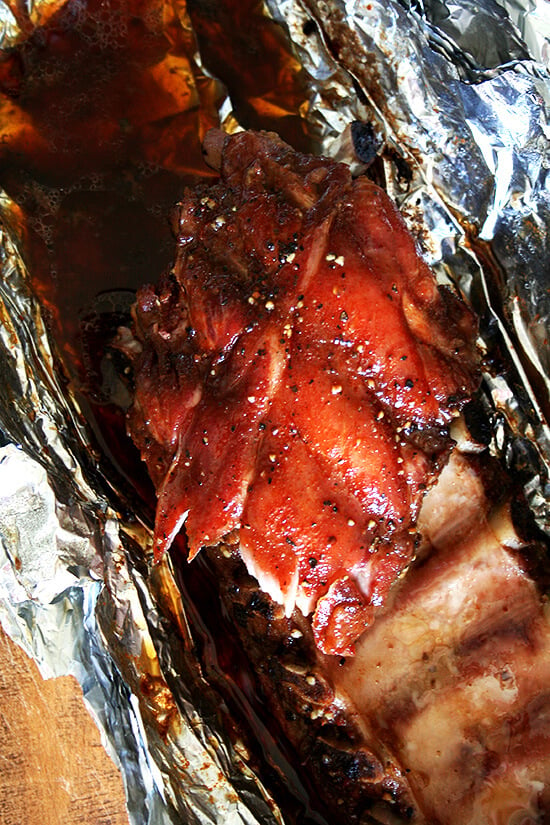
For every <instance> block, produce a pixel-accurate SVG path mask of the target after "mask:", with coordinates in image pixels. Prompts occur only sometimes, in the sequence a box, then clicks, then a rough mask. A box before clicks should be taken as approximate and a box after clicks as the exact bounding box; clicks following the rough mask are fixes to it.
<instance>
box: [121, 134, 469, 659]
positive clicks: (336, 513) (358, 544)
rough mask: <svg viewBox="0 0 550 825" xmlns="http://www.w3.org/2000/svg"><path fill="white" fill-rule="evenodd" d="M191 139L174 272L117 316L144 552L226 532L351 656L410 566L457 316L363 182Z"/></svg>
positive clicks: (312, 162)
mask: <svg viewBox="0 0 550 825" xmlns="http://www.w3.org/2000/svg"><path fill="white" fill-rule="evenodd" d="M207 144H208V149H209V151H210V154H211V155H214V156H216V158H217V161H218V162H219V165H220V181H219V182H218V183H216V184H214V185H213V186H207V187H206V186H205V187H199V188H197V189H193V190H187V191H186V192H185V194H184V197H183V199H182V202H181V204H180V205H179V218H178V226H177V233H178V246H177V258H176V261H175V266H174V269H173V271H172V272H171V273H170V274H169V275H167V276H166V277H165V278H164V279H163V280H162V281H161V282H160V283H159V284H158V285H157V286H149V287H146V288H144V289H142V290H141V292H140V293H139V294H138V300H137V305H136V310H135V320H136V334H137V337H138V339H139V341H140V342H141V346H142V352H141V354H140V355H139V357H138V358H137V360H136V363H135V380H136V392H135V402H134V406H133V409H132V411H131V414H130V418H129V428H130V432H131V434H132V436H133V438H134V440H135V441H136V443H137V444H138V446H139V447H140V449H141V451H142V455H143V457H144V459H145V461H146V462H147V466H148V469H149V473H150V475H151V477H152V479H153V481H154V483H155V486H156V489H157V494H158V508H157V514H156V525H155V550H156V553H157V555H160V554H162V553H163V552H164V551H165V550H166V549H167V548H168V547H169V546H170V543H171V542H172V540H173V538H174V537H175V535H176V534H177V533H178V531H179V530H180V529H181V528H182V527H184V530H185V533H186V536H187V541H188V547H189V558H190V559H192V558H193V557H194V556H195V555H196V554H197V553H198V552H199V551H200V550H201V548H203V547H206V546H215V545H217V544H218V543H219V542H220V541H222V539H224V537H226V536H228V535H229V534H232V535H234V534H235V531H238V535H239V548H240V554H241V556H242V558H243V560H244V562H245V563H246V566H247V568H248V570H249V572H250V573H251V574H252V575H253V576H254V577H255V578H256V579H257V580H258V582H259V584H260V587H261V588H262V589H263V590H264V591H265V592H266V593H268V594H269V595H270V596H271V597H272V598H273V599H274V600H275V601H278V602H279V603H281V604H282V605H284V608H285V612H286V615H287V616H290V615H291V614H292V612H293V610H294V608H295V607H296V606H297V607H298V608H299V609H300V610H301V611H302V612H303V614H304V615H310V614H312V626H313V632H314V637H315V641H316V644H317V646H318V647H319V649H320V650H322V651H323V652H324V653H328V654H338V655H351V654H352V653H353V651H354V643H355V641H356V640H357V638H358V637H359V636H360V635H361V633H362V632H363V630H364V629H365V627H367V626H369V625H370V624H371V623H372V621H373V617H374V613H375V611H377V610H379V609H380V608H381V606H383V605H384V603H385V601H386V599H387V596H388V593H389V591H390V589H391V587H392V585H393V584H394V583H395V581H396V580H397V579H398V577H400V576H401V575H402V574H403V572H404V571H405V570H406V568H407V567H408V565H409V564H410V562H411V560H412V558H413V556H414V552H415V542H416V538H417V530H416V523H417V518H418V512H419V508H420V505H421V501H422V498H423V496H424V493H425V491H426V489H427V488H428V487H429V486H430V485H431V484H432V483H433V481H434V479H435V478H436V477H437V474H438V472H439V470H440V468H441V466H442V465H443V464H444V462H445V461H446V459H447V457H448V453H449V450H450V447H451V444H452V441H451V439H450V436H449V426H450V423H451V421H452V419H453V417H454V416H455V415H456V413H457V411H458V410H459V409H460V407H461V405H462V404H463V403H464V401H465V400H466V399H468V398H469V396H470V395H471V393H472V391H473V390H474V388H475V386H476V383H477V366H476V353H475V346H474V340H475V333H476V329H475V322H474V319H473V316H472V314H471V313H470V312H469V311H468V309H467V308H466V307H465V305H464V304H463V303H462V302H461V301H460V300H459V299H458V298H457V297H456V296H455V295H454V294H453V293H452V292H451V291H449V290H446V289H443V288H440V287H439V286H438V285H437V284H436V281H435V278H434V276H433V273H432V272H431V271H430V269H429V268H428V267H427V266H426V265H425V263H424V262H423V261H422V259H421V258H420V256H419V255H418V253H417V250H416V248H415V244H414V242H413V240H412V238H411V236H410V234H409V233H408V231H407V229H406V227H405V225H404V223H403V221H402V219H401V217H400V215H399V213H398V212H397V210H396V208H395V207H394V206H393V204H392V203H391V201H390V200H389V199H388V197H387V196H386V194H385V193H384V192H383V191H382V190H381V189H380V188H379V187H377V186H375V185H374V184H373V183H372V182H370V181H369V180H367V179H365V178H358V179H356V180H353V179H352V177H351V174H350V172H349V169H348V168H347V166H345V165H343V164H337V163H334V162H332V161H330V160H326V159H323V158H313V157H309V156H305V155H301V154H298V153H296V152H294V151H293V150H292V149H291V148H290V147H288V146H287V145H286V144H284V143H283V142H282V141H281V140H280V139H278V138H277V137H276V136H275V135H272V134H264V133H251V132H245V133H241V134H237V135H234V136H231V137H224V136H223V135H222V133H219V132H215V133H212V134H210V135H209V136H208V141H207Z"/></svg>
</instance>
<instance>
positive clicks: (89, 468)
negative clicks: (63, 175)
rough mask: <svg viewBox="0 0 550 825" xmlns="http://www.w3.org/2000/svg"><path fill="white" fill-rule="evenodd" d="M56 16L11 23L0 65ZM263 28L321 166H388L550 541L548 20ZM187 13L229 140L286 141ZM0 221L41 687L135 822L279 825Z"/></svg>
mask: <svg viewBox="0 0 550 825" xmlns="http://www.w3.org/2000/svg"><path fill="white" fill-rule="evenodd" d="M237 5H238V4H237ZM55 8H57V5H55ZM111 8H114V6H113V7H111ZM166 8H168V7H166ZM191 8H192V9H193V8H195V13H197V9H199V11H200V4H199V6H198V7H191ZM51 9H52V6H51V5H50V6H48V5H47V4H46V3H44V4H42V5H41V4H40V3H34V4H33V5H32V8H31V7H30V6H29V7H28V8H26V7H25V8H23V6H22V5H20V6H18V7H17V8H15V7H11V6H9V7H8V6H7V5H6V6H1V13H0V20H1V21H2V26H3V39H2V48H3V50H4V54H7V53H9V49H10V48H11V47H12V46H13V45H14V44H15V43H18V42H20V41H21V39H24V37H25V36H26V31H28V28H29V21H30V22H32V23H33V25H37V23H40V19H41V14H42V16H43V17H44V18H46V17H47V16H48V14H50V13H51ZM170 9H171V13H168V11H166V10H165V11H166V21H168V23H171V24H173V17H174V13H173V8H172V7H170ZM216 14H217V10H216V9H215V8H210V9H209V15H210V16H211V17H212V18H213V19H214V20H215V18H216ZM265 14H266V15H270V16H271V18H272V19H273V20H274V21H276V22H277V24H278V25H280V27H281V35H280V36H281V39H282V40H284V41H285V42H286V44H287V47H288V50H289V54H292V55H293V60H294V63H289V64H288V65H291V66H292V67H293V69H292V70H293V71H297V72H298V73H299V79H300V84H301V88H303V89H304V90H305V92H304V99H303V100H302V101H301V103H300V105H299V108H298V114H299V117H301V118H302V121H303V124H304V131H305V133H306V134H307V135H308V136H309V137H310V138H311V139H312V140H313V142H314V144H315V147H316V150H317V151H321V152H323V153H325V154H329V155H332V156H334V157H337V158H339V159H343V160H348V161H350V162H352V163H353V165H354V168H356V169H357V170H358V171H360V170H361V169H362V168H364V167H366V166H368V165H369V164H370V163H372V162H373V161H376V162H377V163H378V164H379V165H380V166H381V167H382V168H383V170H384V175H385V180H386V186H387V188H388V191H389V192H390V194H391V195H392V196H393V197H394V198H395V200H396V201H397V203H398V204H399V206H400V208H401V210H402V211H403V214H404V215H405V217H406V219H407V220H408V222H409V225H410V227H411V229H412V231H413V232H414V233H415V235H416V237H417V239H418V241H419V244H420V245H421V248H422V249H423V251H424V254H425V256H426V258H427V259H428V260H429V261H430V263H431V264H432V266H433V267H434V269H435V270H436V272H437V274H438V276H439V277H440V278H442V279H447V280H449V279H450V280H452V281H453V282H454V283H456V284H457V285H458V286H459V288H460V289H462V290H463V292H464V293H465V294H466V295H467V296H468V297H469V299H470V300H471V301H472V303H473V304H474V306H475V307H476V309H477V310H478V311H479V313H480V315H481V318H482V329H481V337H480V346H482V347H483V348H484V350H485V351H486V353H487V370H486V375H485V387H486V393H487V399H488V403H489V405H490V409H491V414H492V415H493V419H494V423H495V439H494V445H493V448H494V449H495V451H499V452H500V453H502V454H504V456H505V457H506V459H507V460H508V462H509V465H510V467H511V469H512V470H518V471H519V469H521V472H522V478H524V483H525V488H526V491H527V494H528V498H529V501H530V503H531V506H532V507H533V510H534V512H535V514H536V516H537V518H538V521H539V524H540V525H541V526H542V527H543V528H544V529H547V530H548V529H549V525H550V504H549V502H550V491H549V488H548V462H549V459H550V439H549V433H548V427H547V423H546V417H545V416H547V414H548V410H549V409H550V383H549V380H548V376H549V375H550V348H549V347H550V345H549V343H548V340H547V330H548V316H549V314H550V298H549V291H548V287H549V285H550V284H549V279H550V268H549V264H548V260H549V255H548V252H549V249H548V245H549V229H550V187H549V183H548V167H549V162H550V149H549V147H550V140H549V138H550V135H549V132H548V111H549V109H548V106H549V101H550V97H549V95H550V78H549V76H548V62H549V59H550V51H549V49H550V14H549V7H548V4H547V3H544V2H539V3H536V2H534V0H531V1H530V2H525V3H522V2H519V0H517V2H516V0H514V2H506V3H505V4H503V5H501V4H498V3H496V2H494V0H485V1H484V2H483V3H479V2H476V3H475V4H474V3H471V2H469V0H461V2H457V3H451V2H448V3H444V2H428V0H426V2H422V0H418V2H405V0H403V2H402V3H399V2H397V1H395V2H384V3H382V2H377V0H369V2H368V3H365V2H361V3H359V2H352V0H349V2H344V1H343V0H282V2H276V0H268V2H267V7H266V9H265ZM178 16H179V17H178V19H179V24H180V26H181V29H182V31H184V32H185V34H186V37H187V38H188V40H189V42H190V44H191V45H190V50H191V53H192V60H191V63H190V65H191V64H192V65H193V66H194V67H195V69H196V68H197V67H198V69H199V70H200V71H199V74H200V76H201V78H202V80H201V83H202V82H203V81H204V82H208V78H209V77H211V76H212V74H215V73H216V71H215V70H216V69H218V72H217V74H218V76H219V80H220V81H221V83H224V82H226V83H227V87H228V89H229V91H230V92H231V91H232V93H233V99H232V98H231V94H229V95H228V96H225V97H224V96H223V95H221V94H219V95H217V96H215V97H216V105H217V106H218V111H219V119H220V121H222V122H224V123H225V124H226V125H227V127H228V128H232V129H234V128H240V127H248V126H251V125H252V126H258V125H260V126H261V125H262V112H264V113H265V112H267V113H268V114H267V115H265V122H264V123H263V125H265V126H266V127H267V128H273V123H274V119H275V120H276V115H277V116H278V115H279V114H280V115H281V121H280V122H281V124H282V125H284V123H286V122H287V119H288V111H286V110H284V107H282V106H281V105H280V102H279V101H278V98H277V95H276V90H275V91H274V90H272V89H271V90H269V89H268V91H267V93H266V97H265V99H266V100H267V101H268V103H269V106H266V105H260V103H258V101H257V100H255V101H254V106H252V107H251V108H249V109H247V108H246V106H243V104H242V101H239V100H238V99H237V98H238V89H236V88H233V89H232V86H231V79H230V78H229V77H228V78H226V77H224V76H223V71H219V69H220V65H222V68H223V61H222V63H221V64H220V63H216V61H215V59H213V58H212V44H210V47H209V48H208V49H206V52H207V53H206V52H205V54H202V55H201V54H200V45H201V40H200V38H199V39H198V41H197V42H195V41H194V40H193V31H192V29H193V25H194V18H193V13H191V15H190V16H188V15H187V13H186V12H185V10H182V9H179V8H178ZM199 16H200V15H199ZM107 22H108V21H107ZM106 31H107V34H108V26H107V23H106ZM171 31H172V30H171ZM488 32H490V36H489V37H488V36H487V33H488ZM213 48H214V58H215V43H214V46H213ZM228 59H229V58H228ZM242 59H243V61H244V62H246V60H247V59H250V57H248V58H247V57H246V55H245V56H243V58H242ZM255 59H256V58H255ZM210 63H211V65H210ZM214 64H215V65H214ZM195 69H193V71H195ZM228 75H229V72H228ZM196 88H197V89H199V88H202V87H201V84H200V83H199V84H198V85H197V86H196ZM200 98H201V95H200V94H198V93H197V95H196V96H195V98H194V102H193V105H194V106H197V105H198V107H199V112H201V113H202V114H201V115H199V117H198V118H197V127H196V128H197V132H198V133H199V134H200V133H201V132H202V131H203V130H204V128H205V126H206V125H207V124H208V123H209V122H212V119H213V117H212V111H211V105H212V96H210V97H209V99H208V103H207V104H206V103H205V104H204V108H203V109H202V108H201V104H200ZM197 100H198V101H199V103H198V104H197ZM274 100H277V104H276V105H275V103H274V102H273V101H274ZM264 104H265V101H264ZM251 112H252V114H251ZM274 112H275V114H274ZM258 113H259V114H258ZM352 124H353V125H352ZM358 148H359V149H360V151H359V155H360V157H359V159H358V157H357V151H356V150H357V149H358ZM179 164H180V165H179V168H180V169H181V170H182V174H185V169H184V166H185V163H184V162H179ZM0 206H1V212H2V216H3V222H2V236H1V243H0V255H1V260H0V264H1V269H2V279H1V282H0V313H1V326H0V375H1V382H0V428H1V429H2V431H3V433H4V436H5V438H4V441H5V442H6V443H5V446H4V447H3V448H2V449H1V453H0V540H1V551H0V552H1V562H0V619H1V621H2V624H3V625H4V627H5V628H6V629H7V631H8V632H9V633H10V634H11V635H12V637H13V638H15V639H16V640H17V641H18V642H19V643H20V644H22V645H23V646H24V647H25V649H26V650H27V651H28V652H29V653H30V654H32V655H33V656H34V657H35V658H36V660H37V661H38V663H39V665H40V667H41V669H42V672H43V673H44V675H46V676H51V675H57V674H61V673H68V672H70V673H73V674H75V675H76V676H77V678H78V679H79V681H80V683H81V685H82V686H83V690H84V694H85V697H86V699H87V700H88V703H89V705H90V708H91V709H92V712H93V714H94V715H95V718H96V719H97V721H98V724H99V725H100V728H101V730H102V731H103V733H104V737H105V743H106V746H107V747H108V749H109V751H110V753H111V754H112V755H113V758H114V759H115V761H116V762H117V764H119V766H120V768H121V771H122V774H123V777H124V781H125V786H126V792H127V800H128V811H129V817H130V821H131V822H133V823H136V825H137V823H140V825H143V823H151V825H156V824H157V823H159V824H160V823H174V825H175V823H179V822H185V823H187V822H192V823H194V822H197V823H198V822H200V823H207V822H208V823H233V822H235V823H241V822H242V823H251V824H252V823H256V822H257V823H264V824H265V825H268V823H275V822H279V823H282V822H284V821H285V819H284V814H282V813H281V812H280V811H279V810H278V808H277V805H276V803H275V802H274V801H273V799H272V798H271V797H270V794H269V791H268V790H267V789H266V788H265V787H264V786H263V784H262V782H261V781H260V779H259V778H258V777H257V776H255V775H254V774H253V772H252V771H251V770H250V768H249V767H248V765H247V764H246V761H245V758H243V755H244V751H245V749H244V748H243V746H242V743H240V742H239V741H238V739H237V740H236V739H235V737H234V736H233V737H230V736H229V734H228V732H227V731H226V730H225V728H224V725H223V718H222V717H223V714H220V712H219V711H220V707H219V704H220V702H219V698H218V697H217V696H216V693H215V691H214V690H213V689H212V688H211V686H209V685H208V684H207V683H206V682H205V680H204V677H203V674H202V672H201V669H200V666H199V664H198V662H197V661H196V659H195V656H194V652H193V640H192V638H191V634H190V629H189V626H188V623H187V619H186V613H185V607H184V605H183V604H182V602H181V598H180V596H179V593H178V589H177V587H176V584H175V581H174V575H173V571H172V570H171V567H170V563H169V561H168V560H166V561H165V562H163V564H162V565H161V566H160V567H154V568H153V567H151V566H150V564H149V563H148V558H149V541H150V534H149V531H148V528H147V526H146V525H143V524H141V522H140V520H139V514H135V513H134V514H133V516H134V517H133V518H128V514H127V513H126V512H125V508H124V504H125V501H124V499H125V494H124V491H123V490H117V489H116V484H114V485H113V484H110V483H109V472H108V464H105V467H103V466H102V459H101V455H99V456H98V454H97V450H96V448H95V447H94V446H92V444H93V439H92V438H91V434H90V432H89V428H88V424H87V421H86V418H85V416H84V415H83V413H82V410H81V409H80V407H79V405H78V402H77V400H76V397H75V395H74V394H73V392H72V390H71V385H70V383H69V384H68V383H67V380H66V372H65V371H64V369H63V358H64V357H65V356H64V354H63V353H61V352H59V351H58V350H57V349H56V345H55V342H54V341H53V340H52V336H51V335H50V334H49V333H48V329H47V326H46V324H45V322H44V312H43V309H44V307H43V305H42V303H41V301H40V300H38V298H37V297H36V296H35V295H34V294H33V292H32V290H31V288H30V279H29V273H28V271H27V267H26V264H25V251H26V237H25V228H24V224H25V221H24V218H25V215H24V207H25V204H20V203H14V202H13V201H10V199H9V198H8V197H7V196H4V197H3V199H2V202H1V203H0ZM170 206H171V205H170V204H167V205H166V209H167V211H169V209H170ZM115 286H116V285H115ZM502 352H504V353H505V358H504V361H503V362H501V360H500V353H502ZM503 367H504V368H503ZM69 372H70V371H69ZM98 462H99V466H97V463H98ZM135 516H138V517H137V518H136V517H135ZM182 674H183V676H182Z"/></svg>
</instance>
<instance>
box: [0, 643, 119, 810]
mask: <svg viewBox="0 0 550 825" xmlns="http://www.w3.org/2000/svg"><path fill="white" fill-rule="evenodd" d="M0 825H128V815H127V811H126V806H125V800H124V791H123V786H122V779H121V777H120V773H119V771H118V770H117V768H116V767H115V765H114V764H113V762H112V760H111V759H110V758H109V756H108V755H107V753H106V752H105V750H104V748H103V745H102V744H101V738H100V734H99V731H98V729H97V727H96V725H95V723H94V721H93V720H92V717H91V716H90V714H89V713H88V710H87V709H86V705H85V704H84V700H83V698H82V690H81V688H80V686H79V684H78V682H77V681H76V679H74V678H73V677H72V676H64V677H61V678H57V679H48V680H44V679H42V677H41V676H40V673H39V671H38V668H37V667H36V664H35V663H34V662H33V661H32V660H31V659H29V658H28V657H27V656H26V654H25V653H24V652H23V651H22V650H21V649H20V648H19V646H18V645H16V644H15V643H14V642H13V641H12V640H11V639H10V638H9V637H8V636H7V635H6V634H5V633H4V631H3V630H2V628H1V627H0Z"/></svg>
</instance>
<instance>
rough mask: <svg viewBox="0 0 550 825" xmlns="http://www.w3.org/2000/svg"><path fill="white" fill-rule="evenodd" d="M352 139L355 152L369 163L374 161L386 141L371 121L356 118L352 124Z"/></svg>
mask: <svg viewBox="0 0 550 825" xmlns="http://www.w3.org/2000/svg"><path fill="white" fill-rule="evenodd" d="M351 139H352V141H353V148H354V150H355V154H356V155H357V157H358V158H359V160H360V161H361V162H362V163H365V164H367V165H370V164H371V163H372V162H373V160H374V159H375V157H376V156H377V154H378V152H379V151H380V150H381V148H382V146H383V143H384V141H383V138H382V136H381V135H380V134H379V133H378V132H377V131H376V130H375V128H374V126H373V125H372V123H370V122H369V121H366V122H363V121H360V120H354V121H353V123H352V124H351Z"/></svg>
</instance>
